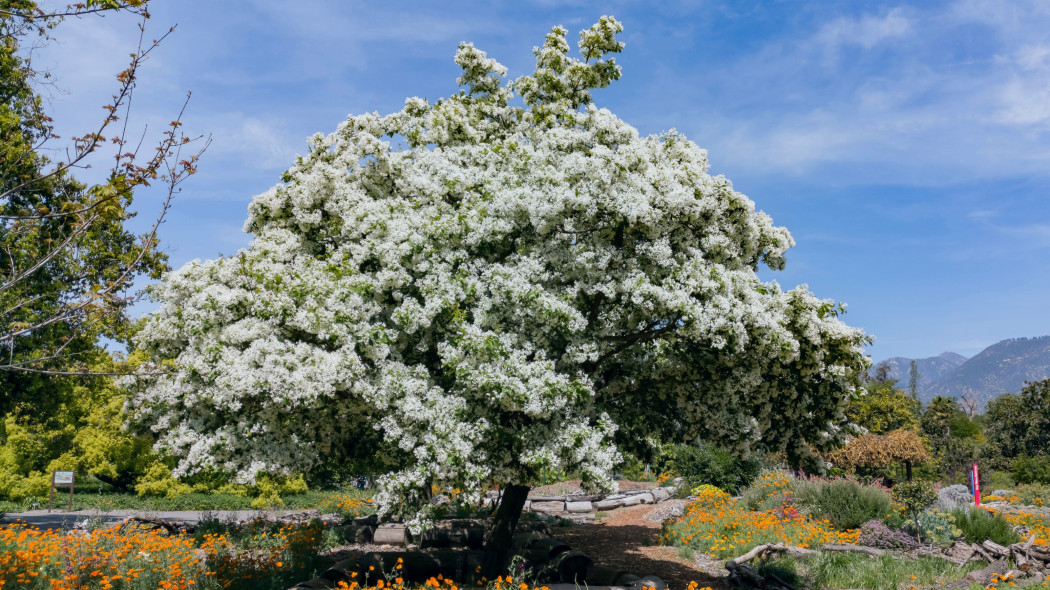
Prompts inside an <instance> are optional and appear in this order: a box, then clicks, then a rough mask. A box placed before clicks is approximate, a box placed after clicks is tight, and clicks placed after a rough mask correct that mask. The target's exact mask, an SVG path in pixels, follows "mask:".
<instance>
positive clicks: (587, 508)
mask: <svg viewBox="0 0 1050 590" xmlns="http://www.w3.org/2000/svg"><path fill="white" fill-rule="evenodd" d="M565 511H566V512H594V505H593V504H592V503H590V502H566V503H565Z"/></svg>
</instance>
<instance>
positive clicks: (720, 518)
mask: <svg viewBox="0 0 1050 590" xmlns="http://www.w3.org/2000/svg"><path fill="white" fill-rule="evenodd" d="M774 483H780V482H771V485H774ZM774 487H778V486H774ZM697 492H699V494H698V495H697V497H696V499H694V500H693V501H691V502H689V503H688V504H686V505H685V509H684V512H683V515H682V517H681V518H680V519H678V520H675V521H673V522H669V523H668V524H667V525H666V526H665V530H664V534H663V536H662V542H663V543H665V544H671V545H680V546H687V547H690V548H692V549H696V550H698V551H703V552H705V553H710V554H712V555H715V556H718V557H726V558H732V557H736V556H738V555H741V554H743V553H746V552H747V551H749V550H750V549H752V548H754V547H757V546H758V545H762V544H765V543H784V544H787V545H792V546H795V547H817V546H820V545H823V544H825V543H856V541H857V537H858V536H859V535H860V531H859V530H850V531H845V532H843V531H836V530H835V529H834V528H833V527H832V526H831V524H830V523H829V522H828V521H826V520H822V521H818V520H813V519H810V518H807V517H805V516H803V515H802V514H800V513H799V512H798V511H797V510H795V509H794V508H793V507H791V506H781V507H779V508H776V509H773V510H765V511H754V510H747V508H746V506H744V505H743V504H742V503H741V502H737V501H736V500H733V499H732V498H730V497H729V495H728V494H726V493H725V492H723V491H721V490H719V489H718V488H714V487H713V486H704V488H702V489H698V490H697Z"/></svg>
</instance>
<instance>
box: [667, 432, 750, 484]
mask: <svg viewBox="0 0 1050 590" xmlns="http://www.w3.org/2000/svg"><path fill="white" fill-rule="evenodd" d="M654 467H655V468H656V471H657V472H658V473H659V472H667V473H675V474H677V475H678V476H680V477H681V478H682V479H684V480H685V484H684V486H683V487H684V488H686V489H688V488H691V487H694V486H697V485H700V484H705V483H706V484H710V485H713V486H717V487H719V488H722V489H723V490H725V491H727V492H729V493H730V494H734V495H735V494H739V493H740V491H741V490H743V489H744V488H746V487H747V486H749V485H750V484H751V482H753V481H754V480H755V478H756V477H758V474H759V471H760V470H761V468H762V464H761V462H760V461H759V460H758V459H756V458H754V457H751V458H748V459H741V458H740V457H737V456H736V455H734V454H732V453H730V452H729V451H727V450H725V449H722V448H719V447H717V446H715V445H713V444H710V443H705V442H700V443H697V444H688V445H686V444H679V445H664V446H663V447H662V449H661V452H660V456H659V457H658V458H657V460H656V462H655V465H654Z"/></svg>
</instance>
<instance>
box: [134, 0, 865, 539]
mask: <svg viewBox="0 0 1050 590" xmlns="http://www.w3.org/2000/svg"><path fill="white" fill-rule="evenodd" d="M620 30H622V27H621V26H620V24H619V23H618V22H617V21H616V20H614V19H612V18H609V17H603V18H602V19H601V20H600V21H599V23H598V24H596V25H595V26H594V27H592V28H591V29H589V30H587V31H584V32H583V33H581V41H580V43H579V47H580V49H581V51H582V52H583V55H584V59H582V60H581V59H576V58H573V57H570V56H569V55H568V43H566V41H565V31H564V29H561V28H558V27H556V28H555V29H553V30H552V32H551V33H550V34H549V35H548V36H547V39H546V41H545V43H544V45H543V47H542V48H537V49H536V55H537V69H536V71H535V73H534V74H532V75H530V76H524V77H521V78H518V79H517V80H515V81H513V82H511V83H507V82H505V81H504V77H505V75H506V68H504V67H503V66H502V65H500V64H499V63H497V62H496V61H495V60H493V59H490V58H488V57H487V55H486V54H485V53H484V52H482V51H480V50H478V49H477V48H475V47H474V46H473V45H472V44H463V45H461V46H460V48H459V51H458V53H457V54H456V63H457V64H459V65H460V66H461V67H462V68H463V75H462V76H461V77H460V78H459V80H458V81H459V84H461V85H462V86H464V87H465V88H464V90H462V91H460V92H459V93H458V94H455V95H453V96H451V97H449V98H445V99H442V100H439V101H435V102H433V103H431V102H428V101H426V100H424V99H420V98H410V99H408V100H407V101H406V102H405V107H404V109H403V110H401V111H399V112H397V113H394V114H391V115H386V116H381V115H379V114H377V113H371V114H364V115H357V116H350V117H349V118H348V119H347V120H346V121H345V122H344V123H342V124H341V125H339V127H338V128H337V129H336V131H335V132H334V133H332V134H330V135H320V134H319V135H316V136H314V137H313V138H312V139H311V141H310V151H309V153H308V154H306V155H305V156H302V157H300V158H299V160H298V161H297V163H296V164H295V165H294V166H293V167H292V168H291V169H290V170H288V171H287V173H286V174H285V175H284V178H283V182H282V183H281V184H279V185H277V186H275V187H274V188H272V189H270V190H269V191H267V192H265V193H263V194H261V195H258V196H257V197H255V199H254V200H253V202H252V204H251V205H250V207H249V217H248V220H247V222H246V223H245V229H246V230H247V231H250V232H252V233H253V234H254V240H253V241H252V243H251V245H250V246H249V247H248V248H246V249H245V250H242V251H240V252H238V253H237V254H235V255H233V256H230V257H226V258H219V259H216V260H210V261H206V262H199V261H194V262H191V263H189V264H187V265H186V266H185V267H183V268H182V269H180V270H178V271H176V272H173V273H170V274H168V275H167V276H166V277H165V279H164V281H163V282H162V283H161V284H159V285H158V286H156V288H155V289H154V290H153V292H152V296H153V298H154V299H155V300H156V301H158V302H160V304H161V307H160V309H159V310H158V311H157V312H156V313H154V314H153V315H151V316H150V317H149V319H148V321H147V323H146V326H145V328H144V329H143V330H142V332H141V333H140V334H139V336H138V345H139V347H140V348H142V349H144V350H146V351H148V352H149V353H150V354H151V355H152V356H153V358H154V360H155V362H162V361H167V362H169V364H170V365H171V367H172V368H171V370H170V372H169V373H168V374H166V375H164V376H161V377H157V378H151V379H140V380H138V381H135V382H133V383H130V384H129V385H130V386H131V387H132V388H133V389H134V391H135V394H136V396H135V399H134V400H133V401H132V403H131V404H130V407H131V408H133V409H135V411H136V412H137V418H138V420H139V421H140V423H141V424H143V425H145V426H147V427H149V428H150V429H151V430H152V431H153V432H154V433H155V434H156V436H157V437H158V446H159V447H161V448H163V449H167V450H168V451H170V452H172V453H173V454H175V455H176V456H178V457H179V458H180V463H179V467H178V470H177V471H178V473H179V474H186V473H193V472H195V471H197V470H200V469H221V470H227V471H231V472H233V473H235V474H236V476H237V477H238V478H239V480H242V481H250V480H252V479H253V478H254V477H255V476H256V475H257V474H259V473H262V472H266V471H276V472H284V473H291V472H297V471H298V472H301V471H304V470H307V469H309V468H311V467H313V466H315V465H317V464H318V463H319V462H321V461H325V460H339V458H340V457H344V456H348V455H357V456H360V455H366V454H368V453H369V452H380V453H382V454H384V455H386V457H387V458H388V459H389V461H390V465H391V466H392V468H391V470H390V473H388V474H387V475H385V476H383V477H382V478H381V479H380V486H381V487H380V492H379V494H378V495H377V502H378V504H379V505H380V507H381V511H383V512H384V513H392V512H401V513H403V514H404V515H405V516H406V517H410V518H414V519H415V520H413V521H412V522H413V523H414V525H417V526H422V524H421V523H422V522H423V520H422V519H423V518H425V516H426V513H425V512H414V508H413V507H422V506H424V502H423V499H424V496H425V493H424V490H426V489H427V488H428V487H429V486H430V485H431V484H437V485H450V486H451V485H455V486H460V487H463V486H467V487H469V486H477V485H481V484H497V485H503V484H507V483H524V484H532V483H535V482H537V481H538V480H539V477H540V474H541V473H543V472H544V471H552V472H558V471H565V472H577V473H580V474H581V475H582V477H583V478H584V480H585V482H586V483H587V484H588V485H591V486H595V487H602V488H606V489H611V487H612V486H613V480H612V471H613V469H614V467H615V466H616V464H617V463H618V461H619V460H620V457H621V455H620V451H619V450H618V443H619V446H622V445H624V444H627V445H628V446H629V445H630V444H631V443H633V442H637V441H642V440H644V439H645V438H647V437H648V436H649V434H651V433H652V432H660V433H662V434H663V436H666V437H676V438H680V439H692V438H695V437H698V436H706V437H718V438H719V439H720V440H722V441H723V442H727V443H731V444H735V445H737V446H738V447H739V448H740V449H741V450H744V451H746V450H748V449H750V448H753V447H755V446H756V445H761V446H765V447H767V448H778V449H779V448H788V449H789V450H794V451H798V452H801V450H803V449H804V448H806V447H807V446H808V445H810V444H812V445H818V446H820V445H825V444H831V443H832V442H834V439H835V438H836V437H838V436H839V433H838V430H837V429H836V424H837V423H839V422H841V420H842V418H843V415H842V412H843V408H844V406H845V404H846V402H847V401H848V399H849V397H850V396H851V395H853V394H854V391H855V387H856V379H857V374H858V373H859V371H861V370H863V368H864V365H865V363H866V360H865V358H864V356H863V354H862V352H861V348H860V347H861V345H862V344H863V343H864V341H865V337H864V335H863V333H862V332H861V331H860V330H857V329H855V328H851V327H849V326H847V325H845V324H844V323H842V322H841V321H840V320H839V318H838V314H839V313H840V311H841V307H838V306H836V305H835V304H834V302H832V301H827V300H821V299H818V298H816V297H815V296H813V295H812V294H810V292H809V291H808V289H807V288H806V287H805V286H802V287H799V288H796V289H793V290H790V291H783V290H782V289H781V288H780V287H779V286H778V285H777V284H776V283H763V282H762V281H760V280H759V279H758V277H757V276H756V270H757V268H758V266H759V265H760V264H765V265H767V266H769V267H771V268H773V269H780V268H782V267H783V266H784V254H785V252H786V250H787V249H788V248H790V247H791V246H792V245H793V244H794V242H793V240H792V238H791V236H790V234H789V233H788V231H787V230H786V229H784V228H782V227H777V226H775V225H773V222H772V220H771V219H770V217H769V216H768V215H766V214H764V213H762V212H760V211H756V210H755V205H754V203H753V202H752V201H751V200H750V199H749V198H748V197H746V196H745V195H743V194H741V193H739V192H736V191H734V190H733V188H732V185H731V184H730V182H729V181H728V180H726V179H725V178H722V177H721V176H711V175H710V174H709V173H708V163H707V154H706V152H705V151H704V150H702V149H700V148H699V147H698V146H696V145H695V144H694V143H692V142H691V141H689V140H688V139H686V138H685V137H684V136H683V135H681V134H680V133H677V132H675V131H670V132H667V133H664V134H661V135H656V136H648V137H642V136H639V134H638V132H637V130H635V129H634V128H633V127H631V126H630V125H628V124H627V123H625V122H624V121H622V120H620V119H619V118H618V117H616V116H615V115H614V114H613V113H611V112H609V111H608V110H605V109H600V108H597V107H596V106H594V104H593V103H592V102H591V95H590V90H592V89H595V88H601V87H604V86H606V85H608V84H609V83H610V82H612V81H613V80H615V79H617V78H618V77H619V75H620V69H619V66H618V65H616V64H615V62H614V61H613V60H612V59H610V58H609V57H608V55H609V54H610V53H613V52H617V51H619V50H620V49H621V48H622V44H621V43H620V42H619V41H617V40H616V38H615V35H616V33H618V32H619V31H620ZM515 96H519V97H521V98H522V99H523V104H524V106H515V104H514V97H515ZM369 440H371V441H373V444H379V445H380V447H379V448H375V449H372V448H364V445H365V443H363V442H362V441H369ZM413 515H414V516H413Z"/></svg>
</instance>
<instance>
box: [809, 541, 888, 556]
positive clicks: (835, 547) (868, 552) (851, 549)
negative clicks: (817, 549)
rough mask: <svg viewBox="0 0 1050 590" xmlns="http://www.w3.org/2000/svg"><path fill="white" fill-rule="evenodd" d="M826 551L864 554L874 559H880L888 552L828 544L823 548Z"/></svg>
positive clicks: (858, 546) (844, 544)
mask: <svg viewBox="0 0 1050 590" xmlns="http://www.w3.org/2000/svg"><path fill="white" fill-rule="evenodd" d="M821 549H823V550H824V551H846V552H849V553H864V554H866V555H870V556H872V557H879V556H881V555H885V554H886V552H885V551H883V550H882V549H876V548H875V547H865V546H864V545H851V544H848V543H840V544H828V545H824V546H822V547H821Z"/></svg>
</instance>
